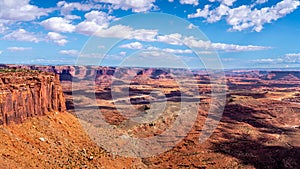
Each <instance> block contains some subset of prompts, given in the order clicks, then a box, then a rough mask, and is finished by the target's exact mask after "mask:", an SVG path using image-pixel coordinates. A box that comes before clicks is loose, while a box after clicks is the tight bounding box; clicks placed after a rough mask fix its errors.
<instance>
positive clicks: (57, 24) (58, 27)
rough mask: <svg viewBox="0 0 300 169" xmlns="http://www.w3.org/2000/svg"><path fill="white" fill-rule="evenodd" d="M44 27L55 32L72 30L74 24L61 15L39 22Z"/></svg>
mask: <svg viewBox="0 0 300 169" xmlns="http://www.w3.org/2000/svg"><path fill="white" fill-rule="evenodd" d="M40 24H41V25H42V26H43V27H44V28H45V29H48V30H51V31H55V32H74V30H75V26H74V25H72V24H71V21H70V20H67V19H65V18H61V17H52V18H49V19H47V20H44V21H42V22H41V23H40Z"/></svg>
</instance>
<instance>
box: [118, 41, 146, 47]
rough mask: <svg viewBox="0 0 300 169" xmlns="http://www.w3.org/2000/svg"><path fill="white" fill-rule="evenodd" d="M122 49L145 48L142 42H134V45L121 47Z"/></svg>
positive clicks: (129, 44)
mask: <svg viewBox="0 0 300 169" xmlns="http://www.w3.org/2000/svg"><path fill="white" fill-rule="evenodd" d="M120 48H127V49H142V48H143V44H141V43H140V42H132V43H128V44H124V45H121V46H120Z"/></svg>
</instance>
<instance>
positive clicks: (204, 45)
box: [183, 36, 271, 52]
mask: <svg viewBox="0 0 300 169" xmlns="http://www.w3.org/2000/svg"><path fill="white" fill-rule="evenodd" d="M183 42H184V44H186V45H188V46H190V47H194V48H201V49H205V50H219V51H225V52H241V51H257V50H267V49H270V48H271V47H266V46H255V45H247V46H241V45H235V44H225V43H212V42H210V41H203V40H197V39H195V37H193V36H190V37H184V38H183Z"/></svg>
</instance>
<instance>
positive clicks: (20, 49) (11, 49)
mask: <svg viewBox="0 0 300 169" xmlns="http://www.w3.org/2000/svg"><path fill="white" fill-rule="evenodd" d="M31 49H32V48H31V47H8V48H7V50H9V51H11V52H16V51H25V50H31Z"/></svg>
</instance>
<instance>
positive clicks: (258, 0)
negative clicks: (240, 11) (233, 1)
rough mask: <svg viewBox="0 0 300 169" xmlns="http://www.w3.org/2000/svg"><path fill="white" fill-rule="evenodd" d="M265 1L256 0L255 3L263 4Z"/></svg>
mask: <svg viewBox="0 0 300 169" xmlns="http://www.w3.org/2000/svg"><path fill="white" fill-rule="evenodd" d="M266 2H268V0H256V3H257V4H263V3H266Z"/></svg>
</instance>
